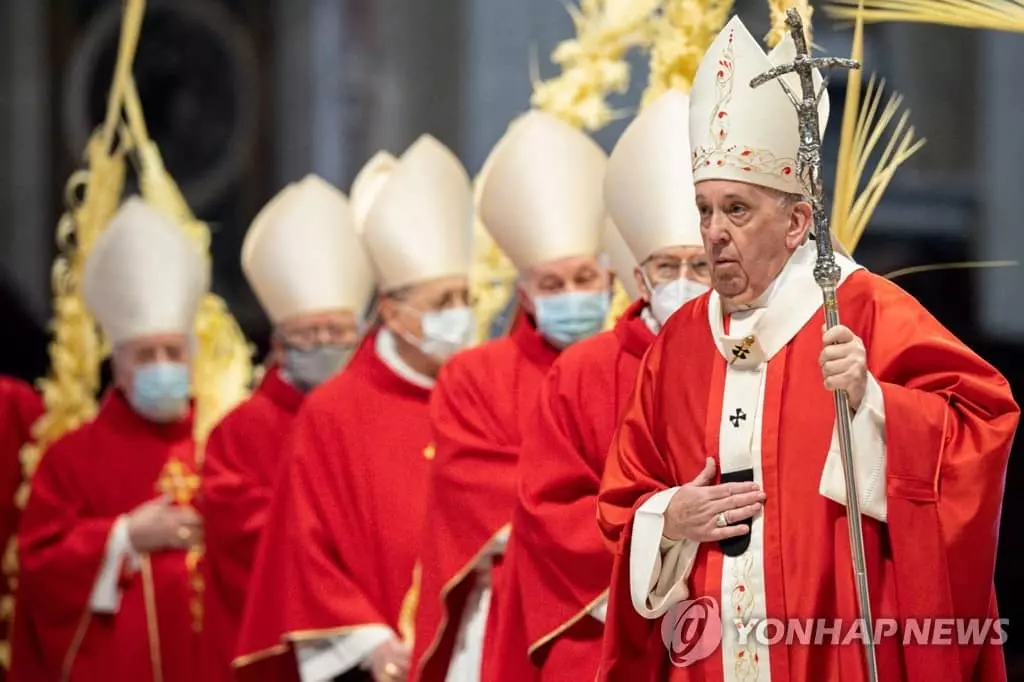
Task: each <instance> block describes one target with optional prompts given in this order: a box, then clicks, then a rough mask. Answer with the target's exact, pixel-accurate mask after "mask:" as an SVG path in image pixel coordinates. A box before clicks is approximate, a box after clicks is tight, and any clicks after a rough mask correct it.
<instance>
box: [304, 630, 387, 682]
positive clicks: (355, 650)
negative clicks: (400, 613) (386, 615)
mask: <svg viewBox="0 0 1024 682" xmlns="http://www.w3.org/2000/svg"><path fill="white" fill-rule="evenodd" d="M392 638H396V636H395V633H394V632H392V631H391V629H390V628H388V627H386V626H384V625H367V626H366V627H361V628H356V629H355V630H353V631H352V632H349V633H347V634H344V635H336V636H334V637H325V638H323V639H310V640H305V641H302V642H296V643H295V657H296V659H297V661H298V665H299V679H301V680H302V682H331V680H333V679H334V678H335V677H338V676H339V675H344V674H345V673H347V672H348V671H350V670H352V669H353V668H356V667H358V666H360V665H361V664H362V663H363V662H364V661H366V660H367V659H369V657H370V656H371V655H372V654H373V652H374V651H376V649H377V647H379V646H380V645H381V644H383V643H384V642H386V641H388V640H389V639H392ZM396 639H397V638H396Z"/></svg>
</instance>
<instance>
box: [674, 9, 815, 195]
mask: <svg viewBox="0 0 1024 682" xmlns="http://www.w3.org/2000/svg"><path fill="white" fill-rule="evenodd" d="M795 58H796V46H795V44H794V43H793V37H792V36H791V35H789V34H786V36H785V37H784V38H783V39H782V41H781V42H780V43H779V44H778V45H777V46H776V47H775V49H774V50H772V52H771V54H770V55H766V54H765V53H764V51H763V50H762V49H761V46H760V45H759V44H758V42H757V40H756V39H755V38H754V36H752V35H751V34H750V31H748V30H747V28H746V26H744V25H743V22H742V21H740V18H739V17H736V16H734V17H733V18H732V19H731V20H730V21H729V23H728V24H726V25H725V28H723V29H722V31H721V33H719V34H718V37H717V38H715V41H714V42H713V43H712V44H711V47H710V48H708V51H707V52H706V53H705V55H704V58H703V60H702V61H701V63H700V66H699V67H698V68H697V73H696V75H695V76H694V80H693V88H692V90H691V91H690V141H691V144H692V168H693V180H694V182H697V183H699V182H702V181H704V180H735V181H738V182H747V183H751V184H754V185H760V186H762V187H770V188H772V189H776V190H779V191H782V192H788V193H790V194H804V188H803V185H802V184H801V182H800V179H799V178H798V177H797V151H798V149H799V147H800V130H799V124H798V119H797V113H796V109H795V107H794V106H793V103H792V101H790V98H789V95H787V94H786V91H785V90H784V89H783V86H782V83H781V82H780V80H781V81H784V82H785V83H786V85H787V86H788V87H789V89H790V90H791V91H792V92H793V94H794V95H795V96H796V97H797V98H801V97H802V96H803V91H802V90H801V88H800V77H799V76H798V75H797V74H795V73H791V74H787V75H786V76H783V77H782V78H781V79H776V80H773V81H770V82H768V83H765V84H764V85H762V86H760V87H758V88H751V87H750V81H751V80H753V79H754V78H756V77H757V76H760V75H761V74H763V73H764V72H766V71H768V70H770V69H771V68H772V67H773V66H776V65H779V64H784V63H789V62H792V61H793V60H794V59H795ZM814 83H815V85H816V86H817V87H819V88H820V87H821V84H822V78H821V74H820V73H818V72H815V75H814ZM828 114H829V103H828V93H827V92H826V93H825V94H824V95H823V96H822V98H821V101H820V104H819V107H818V116H819V121H820V129H821V132H822V133H824V130H825V126H826V125H827V123H828Z"/></svg>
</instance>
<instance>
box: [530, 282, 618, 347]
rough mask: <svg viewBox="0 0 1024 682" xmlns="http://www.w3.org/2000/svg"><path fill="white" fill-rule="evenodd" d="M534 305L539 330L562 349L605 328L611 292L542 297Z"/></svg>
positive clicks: (587, 292) (571, 293)
mask: <svg viewBox="0 0 1024 682" xmlns="http://www.w3.org/2000/svg"><path fill="white" fill-rule="evenodd" d="M533 305H534V309H535V311H536V317H537V330H538V331H540V333H541V335H542V336H543V337H544V338H545V339H547V340H548V342H549V343H551V345H553V346H555V347H556V348H559V349H562V348H567V347H568V346H571V345H572V344H574V343H576V342H577V341H580V340H582V339H585V338H588V337H590V336H593V335H594V334H596V333H598V332H599V331H601V330H602V329H603V328H604V323H605V320H606V319H607V317H608V309H609V307H610V306H611V297H610V295H609V293H608V291H572V292H568V293H564V294H555V295H552V296H538V297H536V298H535V299H534V301H533Z"/></svg>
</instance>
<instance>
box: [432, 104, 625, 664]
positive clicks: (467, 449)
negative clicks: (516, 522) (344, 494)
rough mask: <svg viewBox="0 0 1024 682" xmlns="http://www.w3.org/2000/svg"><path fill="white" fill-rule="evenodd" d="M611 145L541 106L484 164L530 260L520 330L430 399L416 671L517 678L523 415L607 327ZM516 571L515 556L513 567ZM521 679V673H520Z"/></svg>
mask: <svg viewBox="0 0 1024 682" xmlns="http://www.w3.org/2000/svg"><path fill="white" fill-rule="evenodd" d="M606 164H607V156H606V154H605V153H604V151H603V150H602V149H601V148H600V147H599V146H598V145H597V144H596V143H595V142H594V141H593V140H592V139H591V138H590V137H588V136H587V135H586V134H585V133H582V132H580V131H578V130H576V129H575V128H573V127H572V126H570V125H568V124H566V123H564V122H563V121H561V120H560V119H558V118H555V117H553V116H551V115H549V114H546V113H542V112H539V111H531V112H529V113H527V114H525V115H523V116H522V117H520V118H519V119H517V120H516V121H514V122H513V123H512V125H511V126H510V127H509V130H508V132H507V133H506V134H505V136H504V137H503V138H502V139H501V140H499V142H498V144H497V145H496V146H495V148H494V150H493V151H492V152H491V154H490V156H489V158H488V159H487V161H486V163H485V164H484V169H483V171H482V184H481V185H480V186H479V191H480V196H479V198H478V211H479V215H480V219H481V222H482V223H483V225H484V226H485V228H486V229H487V231H488V232H489V233H490V234H491V236H492V237H493V239H494V241H495V243H496V244H497V245H498V247H499V248H500V249H501V250H502V252H503V253H505V254H506V255H507V256H508V258H509V260H510V261H511V262H512V264H513V265H514V266H515V267H516V269H517V270H518V272H519V273H520V283H519V291H518V298H519V305H520V312H519V319H518V320H517V321H516V323H515V324H514V325H513V328H512V331H511V333H510V335H509V336H507V337H505V338H502V339H497V340H494V341H491V342H488V343H486V344H483V345H481V346H480V347H478V348H476V349H473V350H470V351H467V352H465V353H462V354H460V355H459V356H457V357H455V358H454V359H453V360H452V361H451V363H449V364H448V365H447V366H446V367H445V368H444V370H443V371H442V372H441V375H440V376H439V378H438V383H437V389H436V390H435V392H434V395H433V397H432V398H431V418H432V421H433V424H434V432H435V434H436V438H437V459H436V460H435V463H434V470H433V472H432V477H431V484H430V497H429V498H428V507H427V516H426V523H425V525H424V526H423V539H422V542H423V548H422V550H421V554H420V561H421V568H422V582H421V586H422V588H421V592H420V595H419V604H418V610H417V617H416V638H415V653H414V655H413V673H412V674H413V679H415V680H421V681H423V682H445V681H446V680H447V681H448V682H461V681H466V682H475V681H476V680H481V679H495V678H496V676H499V675H500V676H501V677H500V678H497V679H512V678H513V677H515V676H516V675H517V673H514V672H512V671H513V670H519V669H520V668H519V667H518V665H519V664H522V665H526V666H527V669H528V661H527V657H526V647H525V642H524V643H523V645H522V646H521V647H520V646H518V645H515V644H512V646H511V647H510V649H509V650H510V651H511V656H512V658H509V657H508V656H506V655H505V654H504V652H501V651H498V650H497V649H496V647H497V646H498V645H499V644H501V645H502V646H503V647H504V646H507V645H509V644H511V643H512V642H514V641H515V638H517V637H519V638H522V635H521V634H520V632H519V631H518V629H517V628H519V629H521V627H520V626H521V624H519V623H513V625H515V626H517V628H511V631H509V632H503V631H501V630H499V629H498V628H497V626H496V623H497V622H498V620H499V619H500V617H501V610H502V609H503V608H505V607H506V606H509V608H517V607H516V606H515V605H510V604H508V603H507V602H502V600H501V598H500V597H499V596H498V595H500V594H501V593H502V591H503V585H502V580H503V579H504V578H503V575H502V574H503V571H504V572H505V576H506V577H507V575H508V572H507V571H506V569H507V568H508V567H507V566H503V559H502V555H503V553H504V551H505V545H506V542H507V538H508V533H509V524H510V522H511V520H512V512H513V509H514V507H515V500H516V481H517V476H516V472H517V465H518V461H519V447H520V443H521V440H522V426H523V424H524V423H525V419H526V415H527V413H528V411H529V410H530V409H531V408H532V406H533V403H534V401H535V399H536V394H537V389H538V388H539V386H540V382H541V380H542V379H543V377H544V375H545V374H546V373H547V371H548V369H549V368H550V367H551V363H553V362H554V360H555V358H556V357H558V354H559V353H560V352H561V351H562V350H563V349H564V348H567V347H569V346H570V345H572V344H573V343H575V342H577V341H579V340H581V339H584V338H587V337H589V336H593V335H594V334H596V333H598V332H599V331H600V330H601V329H602V327H603V324H604V321H605V319H606V317H607V314H608V310H609V303H610V278H611V275H610V273H609V271H608V269H607V267H606V266H605V265H603V264H602V263H600V262H599V260H598V255H599V254H598V252H599V250H600V246H601V238H602V234H603V227H604V224H605V221H606V212H605V210H604V204H603V201H602V182H603V180H604V171H605V166H606ZM511 570H514V569H511ZM516 679H520V678H519V677H516Z"/></svg>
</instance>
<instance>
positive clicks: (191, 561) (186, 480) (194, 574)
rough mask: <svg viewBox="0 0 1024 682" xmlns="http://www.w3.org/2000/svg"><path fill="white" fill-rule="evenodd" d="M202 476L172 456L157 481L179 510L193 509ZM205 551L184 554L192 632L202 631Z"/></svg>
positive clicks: (160, 488) (160, 489) (194, 548)
mask: <svg viewBox="0 0 1024 682" xmlns="http://www.w3.org/2000/svg"><path fill="white" fill-rule="evenodd" d="M199 483H200V480H199V476H198V475H196V473H195V472H194V471H193V470H192V468H191V467H189V466H187V465H186V464H185V463H184V462H182V461H181V460H180V459H178V458H177V457H171V458H170V459H168V460H167V464H165V465H164V468H163V471H161V472H160V477H159V478H158V479H157V482H156V489H157V491H158V492H160V493H162V494H164V495H167V496H168V497H170V498H171V501H173V502H174V504H176V505H178V506H180V507H190V506H192V502H193V501H194V500H195V498H196V493H198V492H199ZM202 556H203V550H202V548H199V547H192V548H191V549H189V550H188V554H186V555H185V566H186V567H187V568H188V574H189V582H190V583H191V585H192V593H193V594H192V600H191V603H190V604H189V610H190V612H191V614H192V629H193V630H195V631H196V632H200V631H202V629H203V589H204V585H203V576H202V575H201V574H200V573H199V561H200V559H202Z"/></svg>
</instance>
